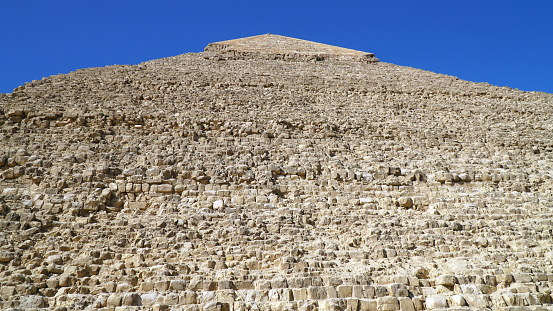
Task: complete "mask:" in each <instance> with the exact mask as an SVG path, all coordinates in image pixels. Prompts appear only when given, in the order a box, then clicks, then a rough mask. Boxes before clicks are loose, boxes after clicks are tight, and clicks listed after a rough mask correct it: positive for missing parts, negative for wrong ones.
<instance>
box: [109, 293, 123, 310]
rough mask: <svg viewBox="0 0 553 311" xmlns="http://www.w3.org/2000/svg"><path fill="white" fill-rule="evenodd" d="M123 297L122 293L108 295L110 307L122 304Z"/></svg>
mask: <svg viewBox="0 0 553 311" xmlns="http://www.w3.org/2000/svg"><path fill="white" fill-rule="evenodd" d="M122 298H123V296H122V294H121V293H113V294H111V295H110V296H109V297H108V300H107V305H108V306H110V307H118V306H120V305H121V299H122Z"/></svg>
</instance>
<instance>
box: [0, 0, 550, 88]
mask: <svg viewBox="0 0 553 311" xmlns="http://www.w3.org/2000/svg"><path fill="white" fill-rule="evenodd" d="M0 12H1V15H2V16H1V18H0V92H3V93H4V92H11V91H12V90H13V89H14V88H16V87H17V86H19V85H21V84H24V83H25V82H27V81H32V80H34V79H41V78H42V77H47V76H50V75H54V74H58V73H67V72H69V71H72V70H75V69H79V68H86V67H102V66H107V65H113V64H137V63H140V62H143V61H147V60H151V59H156V58H161V57H168V56H175V55H178V54H182V53H186V52H200V51H202V50H203V48H204V47H205V46H206V45H207V44H208V43H209V42H214V41H221V40H228V39H235V38H240V37H246V36H253V35H258V34H264V33H269V32H270V33H274V34H279V35H284V36H290V37H296V38H300V39H306V40H311V41H317V42H321V43H326V44H331V45H337V46H341V47H346V48H351V49H356V50H362V51H366V52H372V53H375V54H376V56H377V57H378V58H379V59H380V60H381V61H384V62H389V63H394V64H398V65H403V66H410V67H415V68H421V69H425V70H430V71H434V72H438V73H444V74H449V75H453V76H457V77H459V78H461V79H465V80H470V81H476V82H489V83H491V84H494V85H499V86H509V87H512V88H518V89H521V90H525V91H544V92H549V93H553V1H549V0H543V1H533V0H529V1H511V0H504V1H486V0H480V1H472V0H468V1H443V0H440V1H438V0H436V1H425V0H421V1H407V0H405V1H399V0H398V1H384V0H383V1H347V0H344V1H326V0H320V1H298V0H295V1H289V0H277V1H259V0H258V1H229V0H226V1H201V0H200V1H184V0H183V1H176V0H174V1H163V0H159V1H140V0H137V1H116V0H111V1H105V0H95V1H88V0H73V1H56V0H51V1H44V0H40V1H38V0H26V1H16V0H5V1H2V2H1V3H0Z"/></svg>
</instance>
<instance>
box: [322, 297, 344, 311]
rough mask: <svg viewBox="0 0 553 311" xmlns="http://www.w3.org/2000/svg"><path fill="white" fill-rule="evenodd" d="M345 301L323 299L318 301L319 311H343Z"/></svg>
mask: <svg viewBox="0 0 553 311" xmlns="http://www.w3.org/2000/svg"><path fill="white" fill-rule="evenodd" d="M346 305H347V301H346V300H345V299H340V298H332V299H325V300H321V301H319V310H321V311H322V310H324V311H344V310H345V309H346Z"/></svg>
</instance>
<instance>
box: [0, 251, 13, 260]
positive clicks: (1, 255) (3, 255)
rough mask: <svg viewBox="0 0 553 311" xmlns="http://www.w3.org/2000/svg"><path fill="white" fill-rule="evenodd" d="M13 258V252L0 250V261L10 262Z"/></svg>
mask: <svg viewBox="0 0 553 311" xmlns="http://www.w3.org/2000/svg"><path fill="white" fill-rule="evenodd" d="M13 259H15V253H14V252H10V251H7V250H0V262H10V261H12V260H13Z"/></svg>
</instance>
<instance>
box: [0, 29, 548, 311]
mask: <svg viewBox="0 0 553 311" xmlns="http://www.w3.org/2000/svg"><path fill="white" fill-rule="evenodd" d="M260 39H263V40H265V41H266V42H268V44H267V45H268V46H274V45H278V44H281V43H280V42H281V41H282V40H284V41H285V42H287V44H288V46H287V49H291V50H295V51H296V52H297V53H296V52H294V53H288V52H286V53H285V54H286V56H285V57H273V56H270V53H267V52H263V51H261V52H255V53H249V54H248V53H243V54H240V53H238V54H236V55H239V57H237V56H236V55H235V56H232V55H230V54H232V53H230V52H228V51H219V50H217V49H216V48H213V45H212V48H208V49H207V52H202V53H197V54H193V53H189V54H184V55H179V56H175V57H170V58H165V59H158V60H153V61H149V62H145V63H142V64H139V65H135V66H109V67H105V68H89V69H82V70H78V71H76V72H71V73H69V74H65V75H57V76H52V77H48V78H44V79H42V80H39V81H33V82H29V83H26V84H25V85H23V86H21V87H19V88H17V89H15V90H14V92H13V93H10V94H0V309H10V308H12V309H16V310H17V309H21V310H23V309H41V308H44V309H57V310H80V309H104V310H114V309H116V310H139V309H140V308H144V309H154V310H171V309H172V310H194V311H200V310H220V311H231V310H242V311H248V310H250V311H254V310H298V311H314V310H354V311H358V310H423V309H425V308H426V309H442V308H455V309H462V310H469V309H473V310H477V309H478V310H482V309H494V310H495V309H497V310H499V309H501V310H515V309H517V310H519V309H526V310H551V309H552V296H551V289H552V287H553V271H552V267H553V262H552V260H553V250H552V245H553V238H552V236H553V222H552V215H553V197H552V193H551V190H552V185H553V183H552V178H551V177H552V176H551V175H552V170H551V167H553V163H552V162H553V153H552V152H553V126H552V123H551V120H552V119H553V110H552V108H553V95H551V94H545V93H535V92H522V91H519V90H513V89H510V88H506V87H496V86H491V85H489V84H486V83H473V82H468V81H462V80H459V79H457V78H455V77H451V76H445V75H440V74H436V73H431V72H427V71H423V70H419V69H413V68H407V67H401V66H396V65H393V64H387V63H383V62H360V61H356V60H353V59H349V60H348V59H347V58H340V57H336V58H333V57H326V58H325V57H321V58H318V57H315V58H312V57H311V58H309V57H306V55H308V54H309V53H311V50H310V48H307V47H306V44H307V43H305V44H303V43H302V44H298V45H294V42H297V41H295V39H288V38H286V39H281V38H280V37H276V36H264V37H261V38H259V37H258V39H256V40H260ZM271 40H276V41H274V42H272V41H271ZM235 42H236V41H235ZM239 42H241V43H240V44H241V45H239V48H236V45H234V46H233V45H232V44H231V45H229V46H230V47H231V48H229V49H230V50H232V49H235V50H236V51H238V52H240V49H244V48H245V47H248V42H252V41H251V40H250V39H248V40H242V41H239ZM309 44H311V43H309ZM309 44H307V45H309ZM312 46H313V45H311V47H312ZM252 49H255V50H256V51H257V50H259V45H256V46H253V47H252ZM302 49H306V50H305V51H304V50H302ZM302 51H304V52H302ZM333 51H340V50H333ZM229 53H230V54H229ZM263 53H265V54H263ZM317 53H318V52H317ZM260 55H261V56H260ZM268 55H269V56H268Z"/></svg>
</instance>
